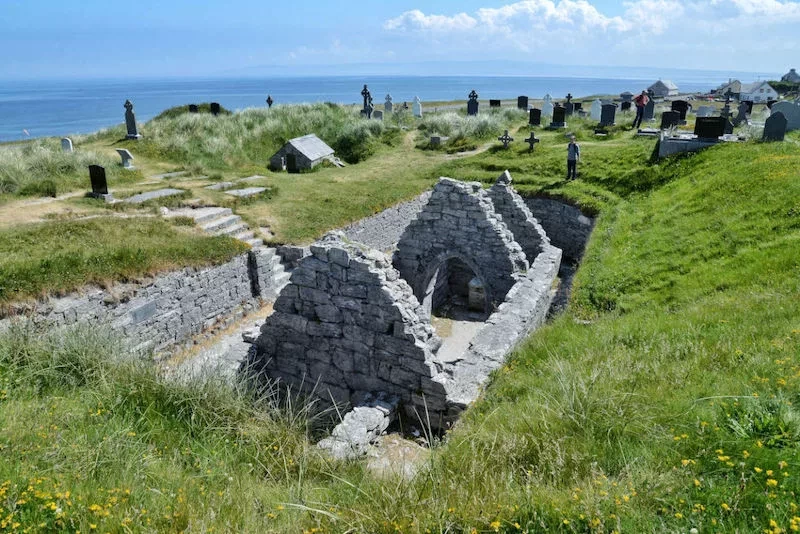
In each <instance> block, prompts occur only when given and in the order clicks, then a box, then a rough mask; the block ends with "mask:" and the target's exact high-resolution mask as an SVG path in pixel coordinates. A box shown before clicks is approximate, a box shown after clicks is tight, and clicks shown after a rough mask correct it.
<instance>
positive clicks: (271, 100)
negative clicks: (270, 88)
mask: <svg viewBox="0 0 800 534" xmlns="http://www.w3.org/2000/svg"><path fill="white" fill-rule="evenodd" d="M274 103H275V101H274V100H273V99H272V95H267V108H271V107H272V104H274Z"/></svg>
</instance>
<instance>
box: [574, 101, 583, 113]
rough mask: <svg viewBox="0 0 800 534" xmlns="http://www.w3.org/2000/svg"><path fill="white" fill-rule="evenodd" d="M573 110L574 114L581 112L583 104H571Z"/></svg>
mask: <svg viewBox="0 0 800 534" xmlns="http://www.w3.org/2000/svg"><path fill="white" fill-rule="evenodd" d="M572 105H573V106H574V110H575V111H576V112H578V111H581V110H582V109H583V103H581V102H573V104H572Z"/></svg>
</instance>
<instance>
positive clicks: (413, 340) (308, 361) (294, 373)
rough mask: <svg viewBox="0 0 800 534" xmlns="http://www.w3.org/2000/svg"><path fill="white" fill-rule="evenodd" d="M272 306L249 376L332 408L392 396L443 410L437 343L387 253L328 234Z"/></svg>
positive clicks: (403, 400)
mask: <svg viewBox="0 0 800 534" xmlns="http://www.w3.org/2000/svg"><path fill="white" fill-rule="evenodd" d="M311 253H312V254H311V256H308V257H306V258H303V259H301V260H300V261H299V262H298V266H297V268H296V269H295V270H294V272H293V273H292V277H291V280H290V283H289V285H287V286H286V287H285V288H284V289H283V291H281V294H280V296H279V297H278V299H277V300H276V301H275V305H274V310H275V311H274V313H273V314H272V315H271V316H270V317H269V318H267V320H266V322H265V324H264V325H263V326H262V328H261V335H260V336H259V338H258V339H257V341H256V344H255V345H256V351H255V355H254V357H253V359H252V360H251V361H249V362H248V364H247V367H246V368H247V371H248V372H249V373H251V374H255V375H256V376H259V375H260V376H266V377H269V378H270V379H273V380H276V381H278V383H280V384H283V385H285V386H288V387H289V388H290V389H291V390H293V391H294V392H299V393H306V394H309V393H313V394H314V395H315V396H317V397H319V398H321V399H323V400H328V401H333V402H337V403H339V402H350V403H355V402H356V399H357V398H358V397H359V396H363V395H364V394H367V393H373V392H384V393H388V394H392V395H396V396H397V397H398V398H400V399H401V401H402V402H403V403H404V404H405V405H406V407H407V408H411V409H413V407H419V408H422V407H424V406H425V405H427V406H429V407H433V406H439V407H440V408H443V407H444V403H445V399H444V389H443V387H442V386H441V384H439V383H437V382H435V381H434V380H433V377H434V376H436V375H437V373H438V372H439V367H440V365H438V364H437V361H436V358H435V357H434V353H435V351H436V350H437V349H438V348H439V346H440V344H441V340H440V339H439V338H438V337H437V336H436V334H435V333H434V331H433V328H432V326H431V325H430V323H429V322H427V321H424V320H423V318H422V317H421V315H420V313H421V306H420V304H419V302H418V301H417V299H416V298H415V297H414V294H413V292H412V290H411V287H410V286H409V285H408V284H407V283H406V282H405V281H404V280H403V279H401V278H400V275H399V273H398V272H397V271H396V270H395V269H394V268H392V266H391V263H390V262H389V259H388V257H386V256H385V255H384V254H382V253H380V252H378V251H375V250H373V249H369V248H367V247H363V248H362V247H360V246H358V245H354V244H349V243H345V242H344V241H343V240H342V234H331V235H329V236H328V237H326V238H325V239H324V240H323V241H321V242H319V243H318V244H316V245H313V246H312V247H311Z"/></svg>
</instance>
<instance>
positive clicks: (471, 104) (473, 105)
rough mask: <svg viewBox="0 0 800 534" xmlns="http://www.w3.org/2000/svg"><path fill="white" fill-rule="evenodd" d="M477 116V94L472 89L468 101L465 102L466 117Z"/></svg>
mask: <svg viewBox="0 0 800 534" xmlns="http://www.w3.org/2000/svg"><path fill="white" fill-rule="evenodd" d="M477 114H478V93H476V92H475V89H473V90H472V91H471V92H470V93H469V100H468V101H467V115H477Z"/></svg>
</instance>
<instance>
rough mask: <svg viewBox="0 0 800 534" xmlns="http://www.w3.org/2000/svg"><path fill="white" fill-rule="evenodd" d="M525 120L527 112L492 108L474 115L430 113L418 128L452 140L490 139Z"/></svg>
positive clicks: (426, 132) (427, 133) (449, 112)
mask: <svg viewBox="0 0 800 534" xmlns="http://www.w3.org/2000/svg"><path fill="white" fill-rule="evenodd" d="M523 120H525V112H524V111H521V110H518V109H511V108H506V109H501V110H492V111H490V112H488V113H481V114H479V115H474V116H466V115H463V114H460V113H456V112H453V111H447V112H444V113H428V114H426V115H425V116H424V117H423V118H422V120H421V121H420V122H419V125H418V129H419V130H420V131H422V132H424V133H425V134H426V135H433V134H440V135H444V136H448V137H450V138H451V141H457V140H460V139H467V138H469V139H476V140H482V139H489V138H491V137H497V136H498V135H501V134H502V133H503V129H507V128H509V126H510V125H512V124H515V123H519V122H521V121H523Z"/></svg>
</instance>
